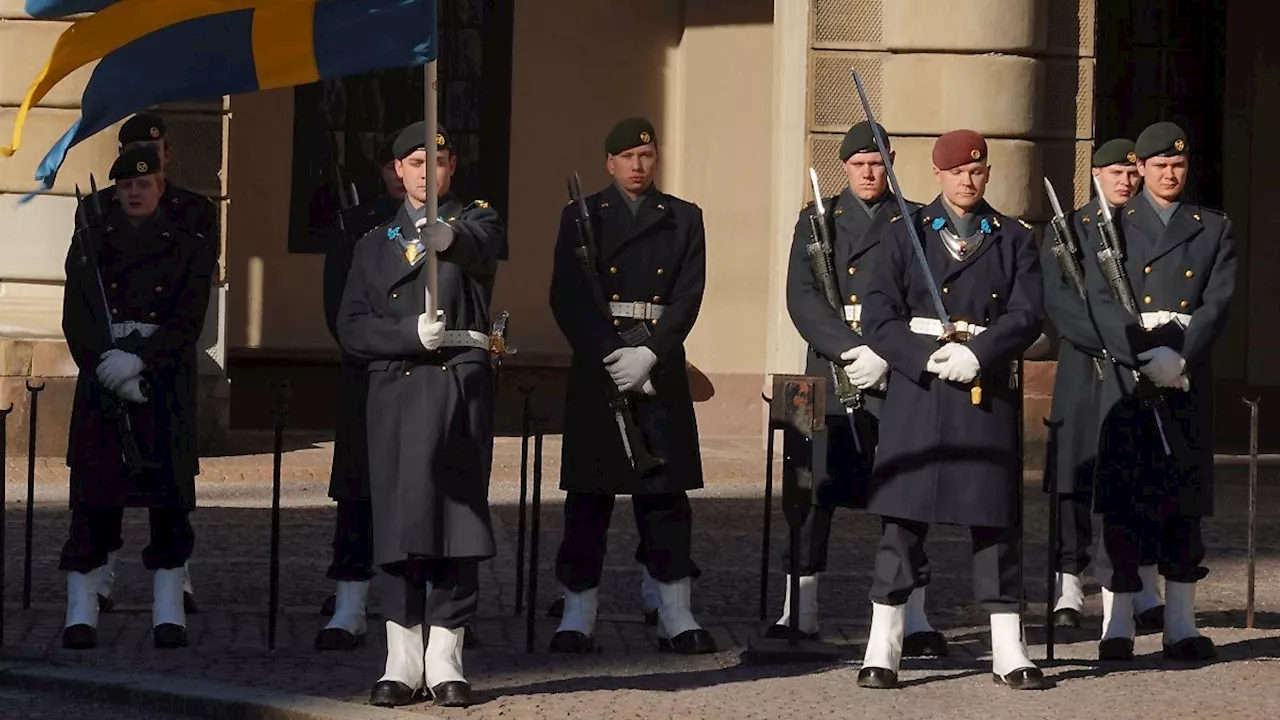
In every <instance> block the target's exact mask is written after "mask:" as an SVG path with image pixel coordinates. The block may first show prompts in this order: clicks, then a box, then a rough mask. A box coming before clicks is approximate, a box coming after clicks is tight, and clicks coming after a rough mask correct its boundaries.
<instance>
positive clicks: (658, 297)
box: [653, 295, 662, 302]
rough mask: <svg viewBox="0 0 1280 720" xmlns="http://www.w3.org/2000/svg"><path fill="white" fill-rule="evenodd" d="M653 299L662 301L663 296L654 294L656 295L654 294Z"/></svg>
mask: <svg viewBox="0 0 1280 720" xmlns="http://www.w3.org/2000/svg"><path fill="white" fill-rule="evenodd" d="M653 301H654V302H662V296H661V295H654V296H653Z"/></svg>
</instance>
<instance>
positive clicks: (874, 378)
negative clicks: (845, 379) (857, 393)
mask: <svg viewBox="0 0 1280 720" xmlns="http://www.w3.org/2000/svg"><path fill="white" fill-rule="evenodd" d="M854 350H862V352H860V353H858V354H857V357H855V358H854V359H853V362H852V363H850V364H848V365H845V367H844V371H845V372H846V373H848V375H849V381H850V382H852V383H853V384H854V385H856V386H857V387H858V389H859V390H870V389H871V388H874V387H875V386H877V385H879V384H881V382H882V381H883V380H884V379H885V377H887V376H888V375H889V363H887V362H885V361H884V358H882V357H880V356H879V355H877V354H876V353H875V351H874V350H872V349H871V348H869V347H866V346H863V347H858V348H854ZM845 354H848V353H847V352H846V353H845ZM840 357H841V358H842V359H843V358H844V354H842V355H841V356H840Z"/></svg>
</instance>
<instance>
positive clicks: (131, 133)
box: [119, 113, 165, 146]
mask: <svg viewBox="0 0 1280 720" xmlns="http://www.w3.org/2000/svg"><path fill="white" fill-rule="evenodd" d="M164 133H165V126H164V119H163V118H161V117H160V116H159V115H153V114H151V113H138V114H137V115H134V116H133V117H131V118H129V119H128V120H127V121H125V124H124V125H121V126H120V135H119V140H120V145H122V146H123V145H128V144H129V143H132V142H138V141H143V142H150V141H152V140H163V139H164Z"/></svg>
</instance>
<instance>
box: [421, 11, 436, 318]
mask: <svg viewBox="0 0 1280 720" xmlns="http://www.w3.org/2000/svg"><path fill="white" fill-rule="evenodd" d="M433 22H438V21H437V20H433ZM432 35H433V41H434V42H436V43H437V45H436V48H437V51H436V55H437V57H438V56H439V44H438V43H439V37H440V35H439V32H438V31H437V32H435V33H433V34H432ZM423 72H424V73H425V80H424V82H423V95H424V97H425V101H426V113H425V117H424V119H425V120H426V123H425V124H426V130H427V144H426V151H427V216H426V221H427V226H428V227H430V226H431V225H434V224H435V222H436V214H437V213H438V212H439V209H440V199H439V198H438V197H436V195H437V193H438V192H439V188H438V184H437V182H436V163H438V162H439V159H438V157H437V152H436V151H437V149H438V148H437V147H436V133H437V132H439V130H438V128H439V125H440V123H439V119H438V117H437V111H436V61H435V60H432V61H431V62H429V63H427V64H426V65H425V66H423ZM439 267H440V264H439V258H437V257H436V253H435V251H434V250H430V251H429V252H427V304H426V313H427V317H436V313H437V311H438V309H439V305H440V303H439V302H438V299H437V297H436V288H438V287H439V286H440V285H439V282H438V277H439Z"/></svg>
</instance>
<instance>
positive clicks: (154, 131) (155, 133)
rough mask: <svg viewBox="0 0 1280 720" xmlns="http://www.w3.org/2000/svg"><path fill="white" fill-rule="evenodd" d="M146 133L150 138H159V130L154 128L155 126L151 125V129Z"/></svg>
mask: <svg viewBox="0 0 1280 720" xmlns="http://www.w3.org/2000/svg"><path fill="white" fill-rule="evenodd" d="M147 132H148V133H150V135H151V137H153V138H158V137H160V128H158V127H156V126H155V125H152V126H151V129H150V130H148V131H147Z"/></svg>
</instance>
